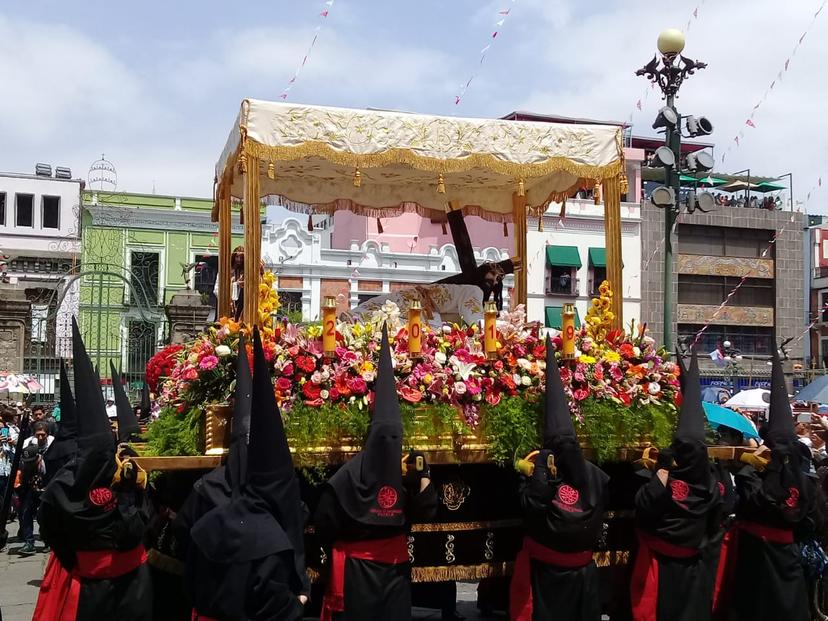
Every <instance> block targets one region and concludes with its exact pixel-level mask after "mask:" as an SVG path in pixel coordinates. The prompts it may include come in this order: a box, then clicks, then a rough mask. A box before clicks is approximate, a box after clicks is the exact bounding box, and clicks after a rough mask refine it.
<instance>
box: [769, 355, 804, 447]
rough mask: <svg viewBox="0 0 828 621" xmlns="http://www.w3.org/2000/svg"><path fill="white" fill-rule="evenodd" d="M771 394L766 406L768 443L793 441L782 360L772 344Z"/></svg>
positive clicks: (792, 423) (771, 444)
mask: <svg viewBox="0 0 828 621" xmlns="http://www.w3.org/2000/svg"><path fill="white" fill-rule="evenodd" d="M771 365H772V367H771V394H770V406H769V408H768V429H767V431H768V436H767V441H768V445H769V446H770V447H771V448H773V446H774V444H779V443H782V442H789V441H794V440H796V439H797V436H796V430H795V428H794V421H793V413H792V411H791V402H790V400H789V399H788V386H787V384H786V383H785V372H784V371H783V370H782V360H780V358H779V351H778V350H777V349H776V347H775V346H774V350H773V355H772V356H771Z"/></svg>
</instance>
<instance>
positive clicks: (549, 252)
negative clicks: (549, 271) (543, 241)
mask: <svg viewBox="0 0 828 621" xmlns="http://www.w3.org/2000/svg"><path fill="white" fill-rule="evenodd" d="M546 262H547V263H548V264H549V265H554V266H555V267H581V255H580V254H578V246H547V247H546Z"/></svg>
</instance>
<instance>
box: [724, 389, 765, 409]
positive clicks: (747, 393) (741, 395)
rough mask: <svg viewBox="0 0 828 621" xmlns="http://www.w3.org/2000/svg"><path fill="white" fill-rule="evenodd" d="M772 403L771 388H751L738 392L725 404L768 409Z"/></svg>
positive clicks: (732, 406)
mask: <svg viewBox="0 0 828 621" xmlns="http://www.w3.org/2000/svg"><path fill="white" fill-rule="evenodd" d="M769 403H770V390H765V389H764V388H750V389H749V390H743V391H741V392H737V393H736V394H735V395H733V396H732V397H731V398H730V399H728V400H727V402H726V403H725V404H724V405H725V407H726V408H744V409H746V410H767V409H768V404H769Z"/></svg>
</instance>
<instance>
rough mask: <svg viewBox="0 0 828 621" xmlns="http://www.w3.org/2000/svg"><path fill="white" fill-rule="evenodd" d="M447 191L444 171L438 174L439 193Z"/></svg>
mask: <svg viewBox="0 0 828 621" xmlns="http://www.w3.org/2000/svg"><path fill="white" fill-rule="evenodd" d="M445 193H446V180H445V179H443V173H440V174H439V175H437V194H445Z"/></svg>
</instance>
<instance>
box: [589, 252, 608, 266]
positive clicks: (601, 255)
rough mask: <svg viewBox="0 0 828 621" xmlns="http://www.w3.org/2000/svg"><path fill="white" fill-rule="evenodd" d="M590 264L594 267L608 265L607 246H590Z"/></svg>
mask: <svg viewBox="0 0 828 621" xmlns="http://www.w3.org/2000/svg"><path fill="white" fill-rule="evenodd" d="M589 264H590V265H591V266H592V267H606V266H607V250H606V248H590V249H589Z"/></svg>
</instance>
